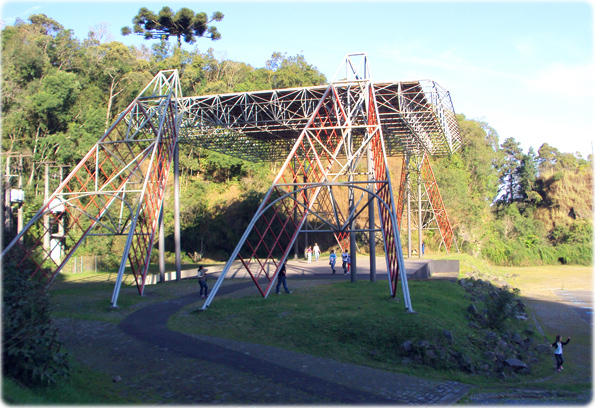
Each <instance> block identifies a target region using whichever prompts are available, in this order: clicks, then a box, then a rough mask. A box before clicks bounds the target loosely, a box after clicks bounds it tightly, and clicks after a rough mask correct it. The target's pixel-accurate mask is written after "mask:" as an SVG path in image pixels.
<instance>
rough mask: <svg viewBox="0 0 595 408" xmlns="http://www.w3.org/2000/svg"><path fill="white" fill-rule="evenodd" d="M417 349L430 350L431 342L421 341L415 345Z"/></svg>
mask: <svg viewBox="0 0 595 408" xmlns="http://www.w3.org/2000/svg"><path fill="white" fill-rule="evenodd" d="M415 347H416V348H418V349H427V348H430V342H429V341H427V340H419V341H418V342H417V343H415Z"/></svg>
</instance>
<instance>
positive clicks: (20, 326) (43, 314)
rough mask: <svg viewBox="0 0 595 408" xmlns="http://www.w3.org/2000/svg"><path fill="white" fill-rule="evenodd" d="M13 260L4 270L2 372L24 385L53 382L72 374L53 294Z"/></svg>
mask: <svg viewBox="0 0 595 408" xmlns="http://www.w3.org/2000/svg"><path fill="white" fill-rule="evenodd" d="M29 275H30V271H29V270H26V269H22V268H18V267H17V266H16V265H14V264H13V263H12V262H9V263H8V264H5V265H3V273H2V375H3V376H4V377H9V378H13V379H15V380H17V381H19V382H20V383H22V384H24V385H49V384H53V383H56V382H57V381H58V380H60V379H61V378H64V377H68V376H69V374H70V363H69V361H68V358H67V355H66V354H64V353H61V352H60V345H61V343H60V341H59V340H58V339H57V338H56V332H55V330H53V329H52V325H51V315H50V314H51V310H50V304H49V295H48V293H47V292H45V290H44V289H45V287H44V285H42V284H40V283H39V282H36V281H35V280H32V279H29Z"/></svg>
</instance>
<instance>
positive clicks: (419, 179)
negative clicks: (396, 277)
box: [417, 172, 423, 258]
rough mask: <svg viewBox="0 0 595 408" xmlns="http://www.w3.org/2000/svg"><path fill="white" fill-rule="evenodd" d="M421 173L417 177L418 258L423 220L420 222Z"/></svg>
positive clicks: (420, 255) (420, 254)
mask: <svg viewBox="0 0 595 408" xmlns="http://www.w3.org/2000/svg"><path fill="white" fill-rule="evenodd" d="M421 183H422V180H421V172H419V173H418V176H417V210H418V211H417V246H418V248H417V250H418V254H419V257H420V258H422V257H423V255H422V253H421V252H422V251H421V243H422V239H423V237H422V229H423V220H422V208H421Z"/></svg>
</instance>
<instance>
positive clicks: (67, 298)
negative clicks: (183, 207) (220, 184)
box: [3, 255, 591, 404]
mask: <svg viewBox="0 0 595 408" xmlns="http://www.w3.org/2000/svg"><path fill="white" fill-rule="evenodd" d="M449 258H450V259H453V258H454V259H459V260H460V262H461V274H460V275H459V276H460V277H461V276H464V275H465V274H466V273H468V272H474V273H475V274H476V275H479V276H482V279H486V280H490V279H491V278H495V277H498V278H506V279H507V280H508V281H509V282H510V283H512V284H514V285H518V286H520V287H521V288H523V287H525V288H526V289H527V293H529V294H530V293H531V291H536V290H541V289H542V287H544V286H547V287H548V288H549V287H550V286H551V287H553V288H558V287H559V288H568V289H569V288H574V287H584V284H581V283H580V282H579V281H580V280H584V279H586V278H588V277H589V276H590V275H589V274H590V273H591V268H588V267H579V268H577V269H574V268H572V267H562V272H563V275H564V277H563V278H560V276H559V275H560V274H559V270H558V272H557V271H556V269H555V267H551V268H552V269H546V271H547V274H545V275H544V272H543V271H544V269H543V267H539V268H494V267H492V266H490V265H489V264H487V263H485V262H483V261H478V260H476V259H474V258H471V257H468V256H461V255H457V256H450V257H449ZM547 268H550V267H547ZM546 275H547V276H546ZM547 277H551V278H552V279H553V280H551V279H549V278H548V279H546V278H547ZM114 279H115V274H114V273H84V274H76V275H75V274H61V275H60V276H59V277H58V278H57V279H56V281H55V282H54V283H53V284H52V286H51V288H50V295H51V298H52V304H53V307H54V311H53V315H54V316H56V317H69V318H76V319H89V320H97V321H106V322H110V323H118V322H119V321H120V320H121V319H123V318H124V317H125V316H127V315H129V314H130V313H132V312H134V311H135V310H138V309H139V308H142V307H144V306H146V305H148V304H150V303H155V302H161V301H165V300H168V299H174V298H177V297H180V296H183V295H186V294H188V293H192V292H196V291H198V286H197V284H196V281H195V280H182V281H181V282H176V281H172V282H167V283H163V284H158V285H152V286H150V287H148V288H147V289H146V294H145V296H142V297H141V296H138V291H137V288H136V285H135V284H134V281H133V278H132V277H131V276H130V275H127V276H126V279H125V281H124V284H123V286H122V291H121V293H120V297H119V301H118V304H119V308H118V309H112V308H110V300H111V295H112V292H113V289H114ZM556 279H559V280H556ZM239 282H241V280H238V279H234V280H227V281H225V282H224V283H223V285H233V284H236V283H239ZM544 282H547V284H546V283H544ZM552 282H553V283H552ZM581 285H582V286H581ZM409 288H410V293H411V300H412V304H413V309H414V310H415V311H416V312H417V313H415V314H411V313H407V312H405V308H404V304H403V302H402V299H400V298H402V292H401V287H400V284H399V288H398V296H397V299H396V300H395V299H391V298H390V297H389V296H388V293H387V285H386V282H377V283H375V284H372V283H370V282H368V281H358V282H357V283H355V284H353V283H350V282H338V283H324V284H316V285H314V284H312V285H305V286H304V287H303V288H300V289H299V290H296V289H294V293H293V294H292V295H282V296H276V295H274V294H273V295H271V296H270V297H269V298H267V299H263V298H262V297H261V296H260V295H259V294H258V292H257V291H256V290H253V291H246V292H245V293H246V294H247V296H243V297H237V296H229V297H226V296H221V297H218V298H217V301H216V302H215V303H213V305H211V307H210V308H209V310H208V311H206V312H198V308H199V305H198V304H194V305H190V306H188V307H186V308H184V309H182V310H181V311H180V312H179V313H177V314H176V315H174V316H173V317H172V318H171V319H170V322H169V326H170V328H172V329H174V330H179V331H186V332H190V333H197V334H206V335H212V336H220V337H225V338H230V339H235V340H240V341H247V342H253V343H260V344H267V345H272V346H277V347H282V348H286V349H290V350H296V351H300V352H305V353H310V354H313V355H318V356H322V357H327V358H332V359H335V360H338V361H346V362H351V363H355V364H362V365H367V366H371V367H376V368H380V369H384V370H389V371H393V372H400V373H405V374H411V375H417V376H421V377H427V378H435V379H436V378H440V379H445V380H456V381H462V382H466V383H471V384H475V385H477V386H478V387H479V388H478V390H484V389H498V388H499V387H502V388H505V387H509V386H515V387H523V386H527V387H533V388H542V389H555V388H556V387H557V386H558V385H557V384H556V382H552V381H547V380H546V381H542V380H541V379H543V378H547V377H548V376H551V367H550V366H551V361H550V359H548V358H540V359H541V363H540V364H538V365H536V366H534V367H533V370H532V373H531V374H528V375H522V376H518V377H517V378H516V379H515V380H514V381H513V382H502V381H500V380H497V379H495V378H491V377H490V378H488V377H486V376H483V375H478V374H469V373H465V372H462V371H460V370H459V369H455V368H453V367H452V366H451V365H449V364H448V363H447V362H445V361H438V362H434V363H433V364H431V365H422V364H405V365H404V364H402V361H403V357H404V354H403V350H402V344H403V342H404V341H406V340H412V341H413V342H415V341H417V340H428V341H429V342H430V343H431V344H433V345H438V346H440V347H443V348H445V349H447V350H450V349H454V350H456V351H458V352H460V353H465V354H467V355H469V356H470V358H471V359H473V360H480V359H481V356H482V354H483V352H484V351H485V349H484V348H482V340H483V336H484V334H483V332H482V331H481V330H477V329H472V328H470V327H468V320H467V319H466V317H465V316H466V313H467V312H466V308H467V306H468V305H469V304H470V300H469V299H468V298H467V297H466V293H465V291H464V290H463V289H462V288H461V286H459V285H458V284H455V283H452V282H447V281H410V282H409ZM590 288H591V287H590V286H589V289H590ZM521 296H523V292H521ZM531 322H532V319H529V323H528V324H529V325H531ZM509 327H510V328H511V329H514V330H517V331H521V330H523V326H522V324H520V323H518V322H511V323H510V325H509ZM445 330H448V331H449V332H451V333H452V335H453V337H454V340H453V342H452V344H451V343H449V342H448V341H447V339H446V337H445V336H444V331H445ZM547 334H548V335H550V334H551V333H549V332H548V333H547ZM577 340H579V339H577ZM536 341H540V339H539V338H537V337H536ZM585 341H591V339H590V338H589V339H585ZM568 374H570V373H568ZM109 381H111V379H110V378H108V376H106V375H103V374H100V373H98V372H96V371H94V370H93V368H92V367H84V366H80V365H77V364H73V370H72V376H71V379H70V380H69V381H68V382H67V383H66V384H61V385H59V386H57V387H49V388H41V389H35V390H33V391H31V390H26V389H22V388H20V387H18V385H16V384H15V383H13V382H11V381H4V382H3V390H4V392H3V395H4V400H5V402H7V403H16V404H18V403H34V404H37V403H55V402H60V403H73V404H86V403H87V401H91V402H97V403H106V404H111V403H121V402H122V401H119V400H118V397H117V396H114V395H110V393H109V391H108V390H109V386H107V384H108V382H109ZM569 381H570V382H569ZM590 383H591V378H590V377H589V378H574V379H571V378H570V376H569V379H568V381H566V382H565V384H564V385H563V386H564V387H565V389H571V390H572V389H576V390H585V389H586V387H588V386H589V385H590ZM102 384H104V385H105V387H104V386H102ZM58 395H62V397H58ZM124 402H131V401H124Z"/></svg>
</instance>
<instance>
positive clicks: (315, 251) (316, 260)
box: [314, 243, 320, 262]
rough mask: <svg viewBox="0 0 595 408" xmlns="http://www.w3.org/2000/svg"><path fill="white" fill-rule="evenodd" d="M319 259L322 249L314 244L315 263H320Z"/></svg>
mask: <svg viewBox="0 0 595 408" xmlns="http://www.w3.org/2000/svg"><path fill="white" fill-rule="evenodd" d="M318 258H320V247H319V246H318V244H316V243H315V244H314V262H318Z"/></svg>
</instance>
